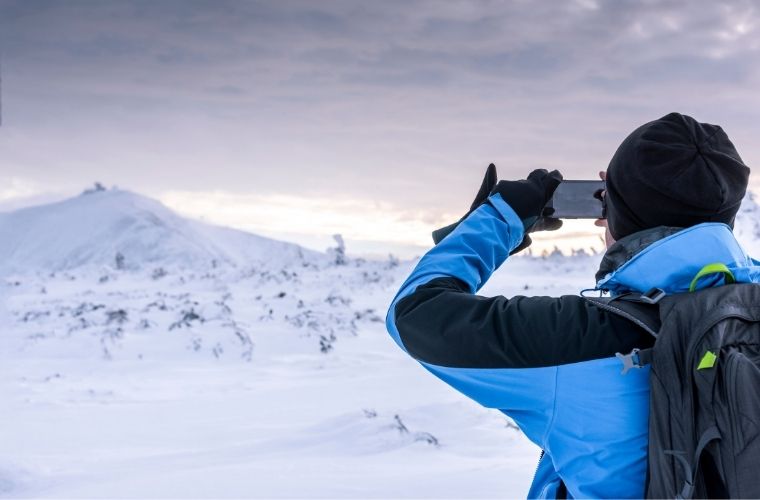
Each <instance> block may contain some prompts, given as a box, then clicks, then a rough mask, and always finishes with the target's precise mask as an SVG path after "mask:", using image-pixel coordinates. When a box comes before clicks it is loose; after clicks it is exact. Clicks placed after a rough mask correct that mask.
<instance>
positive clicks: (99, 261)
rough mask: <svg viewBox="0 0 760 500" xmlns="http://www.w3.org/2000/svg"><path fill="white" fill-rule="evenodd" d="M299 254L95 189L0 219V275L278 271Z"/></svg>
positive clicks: (147, 201) (132, 196)
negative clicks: (96, 270)
mask: <svg viewBox="0 0 760 500" xmlns="http://www.w3.org/2000/svg"><path fill="white" fill-rule="evenodd" d="M307 254H314V255H316V253H315V252H310V251H307V250H304V249H302V248H301V247H299V246H297V245H294V244H290V243H284V242H279V241H275V240H271V239H268V238H263V237H260V236H257V235H254V234H250V233H246V232H243V231H237V230H233V229H228V228H223V227H218V226H212V225H209V224H205V223H203V222H199V221H194V220H190V219H187V218H184V217H182V216H180V215H178V214H176V213H175V212H173V211H172V210H170V209H169V208H167V207H166V206H164V205H163V204H161V203H160V202H159V201H156V200H154V199H151V198H148V197H145V196H142V195H139V194H136V193H133V192H130V191H125V190H121V189H104V188H102V186H97V185H96V188H94V189H88V190H86V191H85V192H84V193H82V195H80V196H77V197H74V198H69V199H66V200H64V201H61V202H57V203H51V204H47V205H40V206H35V207H29V208H24V209H21V210H17V211H14V212H10V213H6V214H0V274H4V273H8V272H16V273H24V272H29V271H38V270H40V271H58V270H65V269H72V268H76V267H80V266H85V265H96V266H104V265H106V266H111V267H127V268H140V267H143V266H146V265H154V266H156V265H161V266H165V267H198V266H200V267H207V266H211V265H220V264H227V265H233V266H239V265H247V264H255V263H270V264H272V265H274V264H285V263H287V262H291V261H295V260H298V259H303V258H304V257H305V256H306V255H307Z"/></svg>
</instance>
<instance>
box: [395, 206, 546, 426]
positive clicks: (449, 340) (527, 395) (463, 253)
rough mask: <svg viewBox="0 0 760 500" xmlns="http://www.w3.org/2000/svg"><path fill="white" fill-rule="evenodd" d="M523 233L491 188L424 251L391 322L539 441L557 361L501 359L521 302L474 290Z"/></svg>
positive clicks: (406, 344)
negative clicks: (538, 363) (526, 363)
mask: <svg viewBox="0 0 760 500" xmlns="http://www.w3.org/2000/svg"><path fill="white" fill-rule="evenodd" d="M523 236H524V228H523V223H522V221H521V220H520V218H519V217H518V215H517V214H516V213H515V212H514V210H512V208H510V207H509V205H507V203H506V202H504V200H503V199H502V198H501V196H500V195H498V194H495V195H492V196H491V197H490V198H489V199H488V202H487V203H485V204H483V205H481V206H480V207H479V208H478V209H476V210H475V211H474V212H472V213H471V214H470V215H469V216H468V217H467V218H466V219H465V220H464V221H462V223H461V224H459V226H458V227H457V228H456V229H455V230H454V231H453V232H452V233H451V234H450V235H448V236H447V237H446V238H445V239H444V240H443V241H441V242H440V243H438V245H436V246H435V247H433V248H432V249H431V250H430V251H429V252H428V253H427V254H425V255H424V256H423V257H422V259H421V260H420V261H419V263H418V264H417V266H416V268H415V269H414V271H413V272H412V274H411V275H410V276H409V278H407V280H406V281H405V282H404V284H403V285H402V286H401V289H400V290H399V292H398V294H397V295H396V297H395V298H394V300H393V302H392V303H391V306H390V309H389V311H388V316H387V319H386V325H387V328H388V331H389V333H390V334H391V336H392V337H393V339H394V340H395V341H396V343H397V344H398V345H399V346H400V347H401V348H402V349H404V350H405V351H407V352H408V353H409V354H411V355H412V356H413V357H415V358H416V359H417V360H418V361H420V363H421V364H422V365H423V366H424V367H425V368H427V369H428V370H429V371H431V372H432V373H433V374H434V375H436V376H437V377H439V378H441V379H442V380H443V381H445V382H447V383H448V384H450V385H451V386H453V387H454V388H455V389H457V390H459V391H461V392H462V393H464V394H465V395H467V396H469V397H471V398H473V399H474V400H475V401H477V402H479V403H481V404H482V405H484V406H486V407H490V408H498V409H502V410H504V411H505V412H507V413H508V414H509V415H510V416H512V418H514V419H515V420H516V421H517V423H518V425H520V426H521V427H522V428H523V430H524V431H526V434H528V436H529V437H531V438H532V439H534V440H537V441H540V440H541V435H542V434H543V433H544V430H545V426H546V425H547V422H548V420H549V417H550V414H551V409H552V403H553V400H554V387H555V373H556V367H551V366H549V367H536V368H533V369H521V368H516V367H510V364H509V363H508V362H505V359H502V360H501V361H500V360H499V359H498V358H499V357H502V358H503V356H504V354H505V353H506V352H507V351H509V350H510V346H509V345H508V344H509V343H510V338H509V337H510V336H512V335H513V332H506V331H504V330H503V328H502V324H503V320H504V319H506V317H505V316H504V314H517V315H519V309H518V310H510V311H509V312H508V313H507V312H506V311H507V310H508V309H509V307H508V302H509V301H508V300H507V299H506V298H504V297H498V298H490V299H489V298H484V297H479V296H476V295H473V294H474V293H475V292H477V291H478V290H479V289H480V288H481V287H482V286H483V284H485V282H486V281H487V280H488V278H489V277H490V276H491V274H492V273H493V272H494V271H495V270H496V269H497V268H498V267H499V266H500V265H501V264H502V263H503V262H504V261H505V260H506V259H507V257H508V256H509V252H510V251H511V250H512V249H514V248H516V247H517V246H518V245H519V244H520V242H521V241H522V239H523ZM504 324H505V323H504ZM524 326H527V325H524ZM528 333H529V332H527V331H520V332H514V334H528ZM483 360H485V362H484V361H483ZM531 434H532V435H531Z"/></svg>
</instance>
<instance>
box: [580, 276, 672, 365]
mask: <svg viewBox="0 0 760 500" xmlns="http://www.w3.org/2000/svg"><path fill="white" fill-rule="evenodd" d="M663 297H665V292H664V291H663V290H661V289H659V288H653V289H652V290H649V291H648V292H646V293H633V292H631V293H626V294H622V295H618V296H617V297H585V299H586V300H587V301H589V302H590V303H592V304H593V305H595V306H596V307H598V308H600V309H604V310H605V311H608V312H610V313H612V314H615V315H617V316H620V317H623V318H625V319H627V320H629V321H631V322H633V323H635V324H636V325H638V326H639V327H641V328H643V329H644V330H646V331H647V332H648V333H649V334H650V335H652V336H653V337H654V338H655V339H656V338H657V337H658V335H659V331H660V326H661V321H660V306H659V302H660V300H661V299H662V298H663ZM652 350H653V348H651V347H650V348H648V349H633V350H632V351H631V352H630V353H628V354H622V353H619V352H617V353H615V356H616V357H617V358H618V359H619V360H620V361H621V362H622V363H623V372H622V373H623V375H625V374H626V373H628V370H630V369H631V368H641V367H642V366H645V365H648V364H649V363H651V362H652Z"/></svg>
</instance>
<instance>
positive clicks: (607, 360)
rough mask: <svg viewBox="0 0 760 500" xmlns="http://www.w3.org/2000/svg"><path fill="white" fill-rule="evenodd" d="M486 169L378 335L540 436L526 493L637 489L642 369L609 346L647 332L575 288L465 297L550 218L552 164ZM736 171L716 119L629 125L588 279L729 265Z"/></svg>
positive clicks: (637, 340)
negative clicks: (505, 176)
mask: <svg viewBox="0 0 760 500" xmlns="http://www.w3.org/2000/svg"><path fill="white" fill-rule="evenodd" d="M489 177H490V178H491V179H492V180H493V182H490V181H489V180H488V179H489ZM494 177H495V175H494V172H493V171H489V173H487V175H486V181H484V187H483V188H481V193H479V199H476V202H475V203H474V204H473V207H472V209H471V211H470V213H468V214H467V215H466V216H465V217H464V218H463V219H462V221H460V223H459V225H458V226H457V227H456V229H454V231H453V232H452V233H451V234H449V235H448V236H447V237H446V238H445V239H443V241H441V242H440V243H438V244H437V245H436V246H435V247H434V248H433V249H431V250H430V251H429V252H428V253H427V254H426V255H425V256H424V257H422V259H421V260H420V262H419V264H418V265H417V267H416V268H415V270H414V271H413V272H412V274H411V276H410V277H409V278H408V279H407V280H406V282H405V283H404V284H403V285H402V287H401V289H400V291H399V292H398V294H397V296H396V298H395V299H394V300H393V303H392V304H391V306H390V310H389V311H388V317H387V327H388V331H389V332H390V334H391V336H392V337H393V339H394V340H395V341H396V343H398V345H399V346H400V347H402V348H403V349H404V350H405V351H406V352H408V353H409V354H410V355H411V356H413V357H414V358H416V359H417V360H418V361H420V362H421V363H422V365H423V366H424V367H425V368H427V369H428V370H429V371H431V372H432V373H433V374H435V375H436V376H438V377H439V378H441V379H442V380H443V381H445V382H447V383H448V384H450V385H451V386H453V387H454V388H456V389H457V390H459V391H461V392H462V393H464V394H466V395H467V396H469V397H471V398H473V399H474V400H475V401H478V402H479V403H481V404H482V405H484V406H486V407H489V408H495V409H499V410H501V411H502V412H504V413H505V414H507V415H508V416H510V417H511V418H512V419H513V420H514V421H515V422H516V423H517V424H518V425H519V426H520V428H521V429H522V430H523V432H524V433H525V435H526V436H527V437H528V438H529V439H530V440H531V441H533V442H534V443H536V444H537V445H538V446H540V447H541V449H542V450H543V451H544V453H543V454H542V458H541V460H540V461H539V466H538V469H537V471H536V475H535V478H534V481H533V485H532V487H531V489H530V491H529V493H528V496H529V497H531V498H559V497H564V496H569V497H574V498H579V497H597V498H601V497H606V498H624V497H639V498H640V497H642V496H643V495H644V489H645V482H646V464H647V438H648V435H647V421H648V411H649V400H648V398H649V369H648V367H644V368H642V369H639V370H631V371H629V372H628V373H627V374H625V375H623V374H621V363H620V361H619V360H618V359H617V358H616V357H615V353H617V352H620V353H628V352H631V350H632V349H633V348H647V347H650V346H651V345H652V344H653V340H654V339H653V338H652V337H651V335H649V334H648V333H647V332H646V331H644V330H643V329H641V328H639V326H637V325H636V324H634V322H630V321H628V320H627V319H624V318H622V317H620V316H616V315H613V314H610V313H608V312H607V311H605V310H603V309H601V308H599V307H597V306H596V305H595V304H593V303H591V302H589V301H586V300H584V299H583V298H582V297H579V296H563V297H523V296H516V297H512V298H506V297H501V296H499V297H481V296H478V295H475V293H476V292H477V290H478V289H480V288H481V287H482V286H483V284H484V283H485V282H486V281H487V280H488V278H489V277H490V276H491V274H492V273H493V272H494V271H495V270H496V269H497V268H498V267H499V266H500V265H501V264H502V263H503V262H504V261H505V260H506V259H507V257H508V256H509V255H511V254H512V253H515V251H518V250H521V249H523V248H526V247H527V246H528V245H529V244H530V237H529V236H527V233H529V232H532V231H535V230H542V229H556V228H557V227H558V226H559V224H558V221H556V220H554V219H550V218H546V217H545V216H544V215H545V212H544V207H545V205H546V204H547V202H548V201H549V200H550V199H551V197H552V194H553V192H554V190H555V189H556V187H557V186H558V185H559V183H560V182H561V181H562V176H561V175H560V173H559V172H557V171H554V172H551V173H549V172H547V171H545V170H536V171H534V172H532V173H531V174H530V175H529V176H528V178H527V179H526V180H521V181H501V182H498V183H495V179H494ZM748 178H749V169H748V168H747V166H746V165H744V163H743V162H742V160H741V158H740V157H739V154H738V153H737V152H736V149H735V148H734V146H733V144H732V143H731V141H730V140H729V139H728V137H727V136H726V134H725V132H724V131H723V130H722V129H721V128H720V127H718V126H715V125H709V124H704V123H699V122H697V121H695V120H694V119H693V118H691V117H688V116H684V115H681V114H678V113H671V114H669V115H667V116H665V117H663V118H661V119H659V120H655V121H652V122H649V123H647V124H645V125H643V126H641V127H639V128H638V129H636V130H635V131H634V132H633V133H632V134H631V135H629V136H628V137H627V138H626V139H625V140H624V141H623V143H622V144H621V145H620V147H619V148H618V150H617V152H616V153H615V155H614V156H613V158H612V160H611V162H610V164H609V167H608V169H607V171H606V192H605V193H604V200H605V204H606V207H607V208H606V214H607V219H606V221H598V225H606V231H605V233H606V241H607V243H608V250H607V253H606V254H605V256H604V258H603V259H602V263H601V267H600V269H599V271H598V272H597V274H596V279H597V287H598V288H600V289H604V290H608V291H611V292H612V293H613V294H617V293H622V292H625V291H638V292H640V293H644V292H647V291H648V290H650V289H651V288H652V287H657V288H661V289H662V290H664V291H665V292H666V293H669V294H670V293H680V292H684V291H686V290H688V288H689V282H690V280H691V279H692V278H693V277H694V275H695V274H696V273H697V272H698V271H699V270H700V269H701V267H702V266H704V265H705V264H708V263H712V262H724V261H726V260H729V261H730V262H728V263H730V264H732V265H735V266H736V265H741V264H742V262H740V261H741V258H740V257H736V255H739V254H741V252H738V253H737V250H736V248H738V244H737V243H736V241H735V239H734V238H733V234H732V232H731V230H730V227H733V222H734V217H735V215H736V213H737V211H738V209H739V206H740V204H741V200H742V198H743V197H744V194H745V191H746V187H747V182H748ZM490 184H495V185H494V186H493V189H488V187H490ZM489 191H490V193H489ZM484 192H485V193H489V194H487V195H484ZM685 228H689V229H685ZM616 240H617V241H616ZM685 248H690V249H694V250H695V251H685V250H684V249H685ZM697 250H698V251H697ZM743 255H745V256H746V254H743ZM652 262H655V263H657V262H659V263H661V265H660V266H656V265H655V266H652V265H651V263H652Z"/></svg>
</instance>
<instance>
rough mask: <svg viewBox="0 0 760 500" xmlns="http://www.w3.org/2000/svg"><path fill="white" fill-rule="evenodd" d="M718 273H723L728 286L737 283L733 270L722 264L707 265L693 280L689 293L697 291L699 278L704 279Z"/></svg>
mask: <svg viewBox="0 0 760 500" xmlns="http://www.w3.org/2000/svg"><path fill="white" fill-rule="evenodd" d="M716 273H722V274H724V275H725V276H726V284H727V285H728V284H731V283H736V278H734V273H732V272H731V270H730V269H729V268H728V267H727V266H726V265H725V264H723V263H722V262H713V263H712V264H707V265H706V266H705V267H703V268H702V269H700V270H699V272H698V273H697V274H696V276H694V279H693V280H691V285H689V291H690V292H693V291H694V290H696V289H697V282H698V281H699V278H702V277H704V276H707V275H708V274H716Z"/></svg>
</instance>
